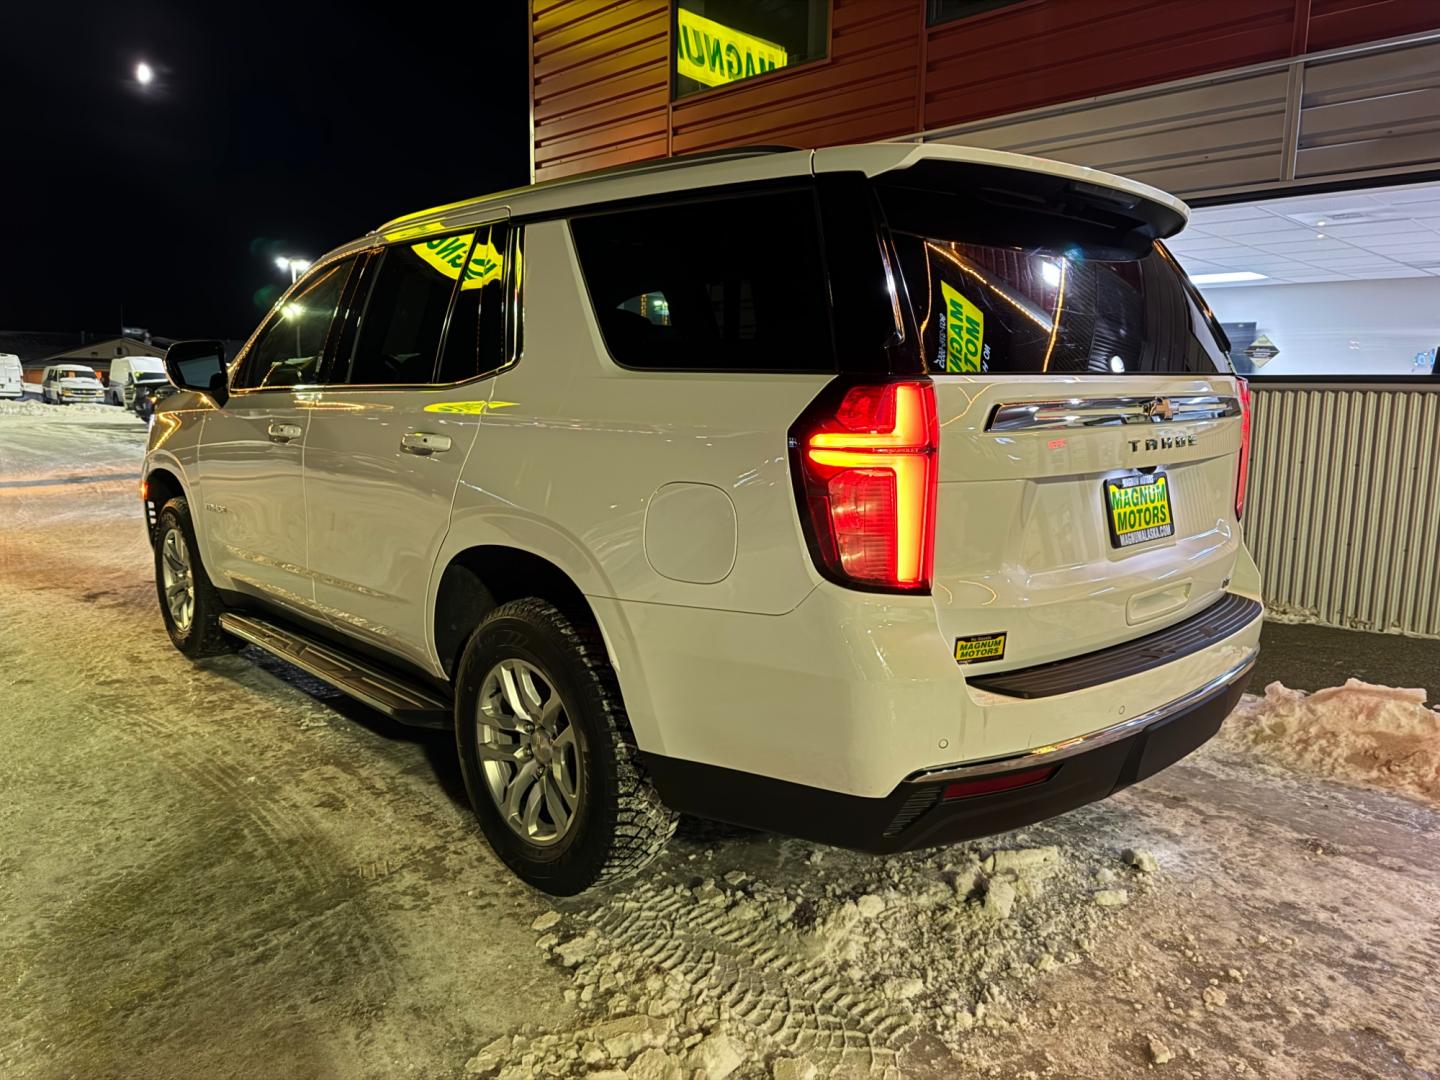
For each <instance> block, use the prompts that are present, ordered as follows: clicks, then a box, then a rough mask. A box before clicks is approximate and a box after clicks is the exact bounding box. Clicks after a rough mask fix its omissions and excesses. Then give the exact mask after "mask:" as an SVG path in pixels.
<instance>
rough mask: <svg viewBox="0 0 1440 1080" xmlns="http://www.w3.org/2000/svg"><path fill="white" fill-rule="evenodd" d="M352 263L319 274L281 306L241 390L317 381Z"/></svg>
mask: <svg viewBox="0 0 1440 1080" xmlns="http://www.w3.org/2000/svg"><path fill="white" fill-rule="evenodd" d="M353 262H354V260H353V259H345V260H343V261H341V262H338V263H334V264H332V265H330V266H328V267H326V268H324V269H322V270H318V271H316V272H315V274H314V276H313V278H312V280H311V281H310V282H309V283H307V284H306V285H305V286H304V287H303V288H302V289H301V290H300V291H298V292H296V293H295V294H294V295H293V296H291V297H290V298H289V299H288V300H286V301H285V302H284V303H283V304H282V305H281V307H280V310H279V311H277V312H276V313H275V315H274V316H273V318H272V319H271V321H270V324H269V325H268V326H267V327H266V328H265V329H264V330H263V331H262V332H261V334H260V337H259V338H258V339H257V340H256V342H255V344H254V346H253V347H252V348H251V350H250V353H249V355H248V356H247V357H246V359H245V363H244V367H243V369H242V371H241V373H240V377H239V379H238V380H237V386H239V387H241V388H247V389H248V388H255V387H268V386H295V385H298V384H300V383H313V382H315V381H316V380H317V378H318V375H319V368H320V363H321V361H322V359H323V358H324V352H325V339H326V336H327V335H328V334H329V332H330V322H331V320H332V319H333V318H334V317H335V309H336V308H337V307H338V306H339V304H340V294H341V293H342V292H343V291H344V288H345V280H346V278H347V277H348V276H349V274H350V267H351V265H352V264H353Z"/></svg>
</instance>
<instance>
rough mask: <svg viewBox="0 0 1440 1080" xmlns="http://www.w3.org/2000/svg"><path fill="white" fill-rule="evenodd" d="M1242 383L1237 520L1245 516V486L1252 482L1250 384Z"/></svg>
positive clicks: (1236, 479) (1236, 484) (1242, 381)
mask: <svg viewBox="0 0 1440 1080" xmlns="http://www.w3.org/2000/svg"><path fill="white" fill-rule="evenodd" d="M1235 381H1236V382H1237V383H1239V384H1240V466H1239V468H1238V469H1237V470H1236V473H1235V520H1236V521H1239V520H1240V519H1241V518H1242V517H1244V516H1245V488H1246V486H1247V485H1248V484H1249V482H1250V384H1249V383H1248V382H1246V381H1245V380H1244V379H1236V380H1235Z"/></svg>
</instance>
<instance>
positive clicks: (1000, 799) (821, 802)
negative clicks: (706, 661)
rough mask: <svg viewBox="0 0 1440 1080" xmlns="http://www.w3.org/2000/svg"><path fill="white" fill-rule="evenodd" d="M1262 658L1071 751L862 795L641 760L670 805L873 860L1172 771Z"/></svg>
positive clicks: (1218, 719)
mask: <svg viewBox="0 0 1440 1080" xmlns="http://www.w3.org/2000/svg"><path fill="white" fill-rule="evenodd" d="M1254 663H1255V657H1254V654H1253V652H1252V653H1251V654H1250V655H1249V656H1247V657H1246V659H1245V660H1244V661H1243V662H1242V663H1240V664H1239V665H1237V666H1236V667H1235V668H1232V669H1231V670H1229V671H1227V672H1225V673H1224V674H1223V675H1222V676H1220V677H1219V678H1217V679H1215V680H1214V681H1213V682H1211V683H1209V684H1207V685H1205V686H1203V687H1201V688H1199V689H1198V690H1195V691H1192V692H1191V693H1189V694H1186V695H1184V696H1183V697H1181V698H1179V699H1177V700H1175V701H1172V702H1170V703H1169V704H1167V705H1164V706H1162V707H1160V708H1158V709H1154V710H1152V711H1151V712H1150V713H1147V714H1145V715H1142V716H1138V717H1135V718H1133V719H1131V720H1129V721H1125V722H1123V723H1119V724H1115V725H1112V726H1111V727H1108V728H1103V729H1101V730H1099V731H1095V732H1092V733H1090V734H1088V735H1085V736H1080V737H1077V738H1076V739H1073V740H1069V741H1068V742H1066V743H1062V744H1058V745H1055V746H1047V747H1041V748H1039V749H1036V750H1031V751H1027V752H1025V753H1022V754H1016V755H1012V756H1009V757H1005V758H997V759H991V760H986V761H978V762H965V763H961V764H958V765H954V766H946V767H942V768H938V769H929V770H926V771H924V772H921V773H919V774H917V775H914V776H912V777H910V778H908V779H906V780H904V781H903V782H901V783H900V784H898V785H896V787H895V789H894V790H893V791H892V792H890V794H889V795H886V796H884V797H882V798H864V797H860V796H855V795H848V794H844V793H842V792H835V791H826V790H824V789H821V788H815V787H809V786H806V785H804V784H796V783H791V782H788V781H784V780H776V779H773V778H771V777H766V776H758V775H755V774H753V773H745V772H739V771H736V770H733V769H725V768H721V767H718V766H714V765H705V764H700V763H698V762H692V761H682V760H679V759H677V758H670V757H664V756H661V755H655V754H644V755H642V756H643V757H644V759H645V763H646V765H647V767H648V768H649V771H650V775H651V779H652V780H653V782H654V783H655V786H656V789H657V790H658V792H659V794H660V797H661V798H662V799H663V800H664V801H665V802H666V804H667V805H669V806H670V807H671V808H672V809H674V810H678V811H680V812H681V813H688V814H695V815H697V816H699V817H706V818H712V819H714V820H717V821H726V822H729V823H731V824H734V825H743V826H746V827H749V828H755V829H764V830H766V831H768V832H776V833H782V834H785V835H788V836H796V837H800V838H801V839H805V840H812V841H816V842H818V843H824V844H833V845H835V846H837V847H847V848H854V849H856V850H859V851H868V852H873V853H876V854H887V853H891V852H897V851H909V850H912V849H915V848H923V847H933V846H936V845H939V844H950V843H955V842H957V841H960V840H967V839H971V838H973V837H977V836H987V835H991V834H994V833H1000V832H1005V831H1007V830H1010V829H1016V828H1020V827H1022V826H1025V825H1031V824H1034V823H1035V822H1037V821H1043V820H1045V819H1046V818H1051V817H1054V816H1056V815H1057V814H1063V813H1065V812H1066V811H1068V810H1073V809H1075V808H1076V807H1080V806H1084V805H1086V804H1088V803H1092V802H1097V801H1099V800H1100V799H1104V798H1106V797H1107V796H1109V795H1112V794H1114V793H1115V792H1117V791H1119V790H1121V789H1122V788H1125V787H1128V786H1129V785H1131V784H1133V783H1135V782H1136V781H1137V780H1143V779H1145V778H1146V777H1147V776H1152V775H1154V774H1155V773H1157V772H1159V771H1160V770H1161V769H1164V768H1165V767H1166V766H1168V765H1172V764H1174V763H1175V762H1176V761H1179V760H1180V759H1181V758H1183V757H1184V756H1186V755H1187V754H1189V753H1190V752H1191V751H1193V750H1195V749H1196V748H1197V747H1199V746H1201V745H1202V744H1203V743H1205V742H1206V741H1208V740H1209V739H1210V737H1211V736H1213V735H1214V734H1215V733H1216V732H1217V731H1218V730H1219V729H1220V724H1221V723H1222V722H1223V721H1224V719H1225V717H1226V716H1228V715H1229V714H1230V712H1231V711H1232V710H1233V709H1234V708H1235V705H1236V703H1237V702H1238V701H1239V700H1240V696H1241V694H1243V693H1244V690H1245V678H1246V676H1247V675H1248V674H1249V672H1250V669H1251V668H1252V667H1253V666H1254ZM1039 768H1048V769H1051V770H1053V771H1051V772H1050V774H1049V775H1048V777H1047V778H1046V779H1044V780H1043V781H1041V782H1038V783H1034V784H1030V785H1028V786H1024V787H1019V788H1015V789H1012V790H1006V791H998V792H996V793H994V794H984V795H970V796H968V797H958V798H951V799H946V797H945V796H946V789H947V788H949V787H950V786H951V785H953V784H957V783H958V784H964V783H965V782H966V781H969V780H973V779H977V778H981V777H984V778H987V779H995V780H1003V779H1004V778H1005V777H1007V776H1014V775H1015V774H1017V773H1029V772H1030V771H1032V770H1035V769H1039Z"/></svg>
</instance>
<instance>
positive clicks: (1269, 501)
mask: <svg viewBox="0 0 1440 1080" xmlns="http://www.w3.org/2000/svg"><path fill="white" fill-rule="evenodd" d="M1254 390H1255V436H1254V443H1253V446H1254V459H1253V463H1252V479H1251V486H1250V494H1249V503H1250V507H1249V512H1248V514H1247V515H1246V521H1245V538H1246V540H1247V542H1248V543H1249V545H1250V549H1251V551H1252V552H1254V555H1255V561H1256V562H1257V563H1258V564H1259V566H1260V574H1261V577H1262V579H1263V580H1264V583H1265V599H1266V603H1267V605H1268V606H1269V607H1270V608H1271V609H1273V610H1275V611H1277V612H1280V613H1284V614H1293V615H1301V616H1305V617H1308V618H1311V619H1314V620H1316V621H1318V622H1322V623H1327V624H1329V625H1332V626H1343V627H1352V628H1356V629H1364V630H1381V631H1389V632H1392V633H1393V632H1400V633H1407V634H1422V635H1427V636H1440V569H1437V563H1440V388H1436V389H1430V388H1423V389H1422V388H1417V387H1414V386H1410V387H1407V388H1401V387H1386V386H1377V385H1374V384H1366V385H1343V384H1324V385H1320V384H1302V383H1288V384H1287V383H1269V384H1266V383H1261V384H1257V385H1255V386H1254Z"/></svg>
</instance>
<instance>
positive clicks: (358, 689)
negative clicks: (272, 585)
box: [220, 611, 452, 728]
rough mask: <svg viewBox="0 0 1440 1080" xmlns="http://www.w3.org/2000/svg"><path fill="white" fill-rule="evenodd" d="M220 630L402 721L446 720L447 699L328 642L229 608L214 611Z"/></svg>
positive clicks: (437, 724)
mask: <svg viewBox="0 0 1440 1080" xmlns="http://www.w3.org/2000/svg"><path fill="white" fill-rule="evenodd" d="M220 629H222V630H224V631H225V632H226V633H227V634H232V635H234V636H235V637H237V638H239V639H240V640H241V641H248V642H249V643H250V644H251V645H256V646H258V647H260V648H262V649H264V650H265V651H266V652H268V653H270V654H271V655H272V656H277V657H279V658H280V659H281V660H284V661H285V662H286V663H287V664H294V665H295V666H296V667H298V668H299V669H300V670H301V671H305V672H308V673H309V674H311V675H314V676H315V677H316V678H317V679H320V680H322V681H324V682H327V683H329V684H330V685H331V686H333V687H335V689H337V690H342V691H344V692H345V693H347V694H349V695H350V696H351V697H353V698H354V699H355V700H356V701H360V702H363V703H365V704H366V705H369V706H370V707H371V708H372V709H378V710H379V711H380V712H382V713H384V714H385V715H386V716H389V717H391V718H392V719H394V720H398V721H399V722H400V723H402V724H410V725H412V726H414V727H427V728H448V727H450V725H451V722H452V720H451V711H450V702H448V701H445V700H444V699H443V698H441V697H440V696H439V695H438V694H437V693H436V691H434V690H429V689H426V688H423V687H421V686H418V685H416V684H415V683H413V682H409V681H406V680H404V679H402V678H400V677H398V676H396V675H393V674H390V673H389V672H385V671H381V670H380V669H379V668H377V667H375V666H374V665H373V664H371V663H368V662H366V661H364V660H361V659H359V658H358V657H356V656H353V655H351V654H350V653H347V652H344V651H342V650H340V649H337V648H336V647H335V646H333V645H328V644H321V643H320V642H318V641H315V640H313V639H311V638H307V637H304V636H302V635H301V634H299V633H297V632H295V631H294V630H291V629H289V628H287V627H281V626H279V625H277V624H275V623H272V622H268V621H266V620H265V619H260V618H257V617H255V616H254V615H240V614H237V613H235V612H230V611H227V612H225V613H224V614H223V615H221V616H220Z"/></svg>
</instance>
